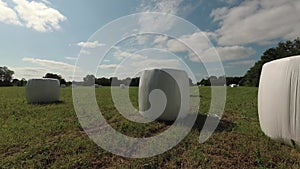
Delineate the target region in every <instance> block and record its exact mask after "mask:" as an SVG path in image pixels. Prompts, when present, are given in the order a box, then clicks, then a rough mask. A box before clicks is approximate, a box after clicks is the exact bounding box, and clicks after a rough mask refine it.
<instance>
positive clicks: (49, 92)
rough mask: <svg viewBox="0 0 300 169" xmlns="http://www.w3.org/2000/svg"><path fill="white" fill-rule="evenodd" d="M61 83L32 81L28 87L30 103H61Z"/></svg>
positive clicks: (52, 80)
mask: <svg viewBox="0 0 300 169" xmlns="http://www.w3.org/2000/svg"><path fill="white" fill-rule="evenodd" d="M59 97H60V83H59V81H58V80H57V79H47V78H44V79H30V80H28V82H27V85H26V99H27V102H28V103H51V102H56V101H59Z"/></svg>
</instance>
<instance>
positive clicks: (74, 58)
mask: <svg viewBox="0 0 300 169" xmlns="http://www.w3.org/2000/svg"><path fill="white" fill-rule="evenodd" d="M65 59H67V60H73V61H74V60H77V59H78V58H77V57H65Z"/></svg>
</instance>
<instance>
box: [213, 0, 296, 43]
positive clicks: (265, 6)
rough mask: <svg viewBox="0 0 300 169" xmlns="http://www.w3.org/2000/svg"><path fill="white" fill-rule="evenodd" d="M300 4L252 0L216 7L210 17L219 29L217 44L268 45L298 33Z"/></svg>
mask: <svg viewBox="0 0 300 169" xmlns="http://www.w3.org/2000/svg"><path fill="white" fill-rule="evenodd" d="M299 11H300V1H295V0H273V1H269V0H252V1H244V2H242V3H241V4H240V5H238V6H233V7H230V8H229V7H222V8H217V9H215V10H213V11H212V12H211V17H212V18H213V20H214V21H215V22H218V23H219V25H220V28H219V29H218V30H217V31H216V33H217V34H218V36H219V37H218V44H220V45H242V44H249V43H257V44H270V43H273V41H278V39H280V40H289V39H294V38H295V37H297V36H299V34H300V29H299V27H300V17H299V15H297V13H298V12H299Z"/></svg>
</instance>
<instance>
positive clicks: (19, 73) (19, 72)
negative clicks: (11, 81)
mask: <svg viewBox="0 0 300 169" xmlns="http://www.w3.org/2000/svg"><path fill="white" fill-rule="evenodd" d="M9 68H10V69H11V70H13V71H14V72H15V74H14V78H17V79H22V78H25V79H27V80H28V79H31V78H42V77H43V76H44V75H45V74H46V73H47V72H48V69H46V68H43V67H13V66H10V67H9Z"/></svg>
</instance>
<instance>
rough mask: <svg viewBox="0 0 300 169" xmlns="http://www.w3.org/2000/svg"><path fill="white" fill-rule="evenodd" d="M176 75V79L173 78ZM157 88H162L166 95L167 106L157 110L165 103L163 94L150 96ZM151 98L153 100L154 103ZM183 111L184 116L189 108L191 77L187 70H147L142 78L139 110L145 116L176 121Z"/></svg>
mask: <svg viewBox="0 0 300 169" xmlns="http://www.w3.org/2000/svg"><path fill="white" fill-rule="evenodd" d="M170 75H172V76H170ZM172 77H174V79H173V78H172ZM156 89H159V90H161V91H162V92H163V93H164V95H165V97H166V107H165V109H164V110H162V112H157V111H158V109H159V107H162V105H160V104H163V103H161V102H162V101H160V100H161V98H159V97H161V96H159V95H156V96H153V97H154V98H150V97H149V95H150V93H151V92H152V91H155V90H156ZM149 100H152V101H151V102H152V105H151V103H150V101H149ZM180 109H181V111H182V112H183V115H181V116H180V117H179V118H183V117H184V116H185V115H186V113H187V112H188V110H189V78H188V75H187V73H186V72H185V71H182V70H175V69H161V70H160V69H153V70H145V71H144V72H143V73H142V76H141V78H140V85H139V110H140V113H141V114H142V115H143V116H144V117H151V118H152V117H157V115H154V116H152V114H159V113H160V114H159V115H160V116H158V118H157V119H158V120H166V121H174V120H176V118H177V116H178V115H179V114H178V113H179V112H180Z"/></svg>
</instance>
